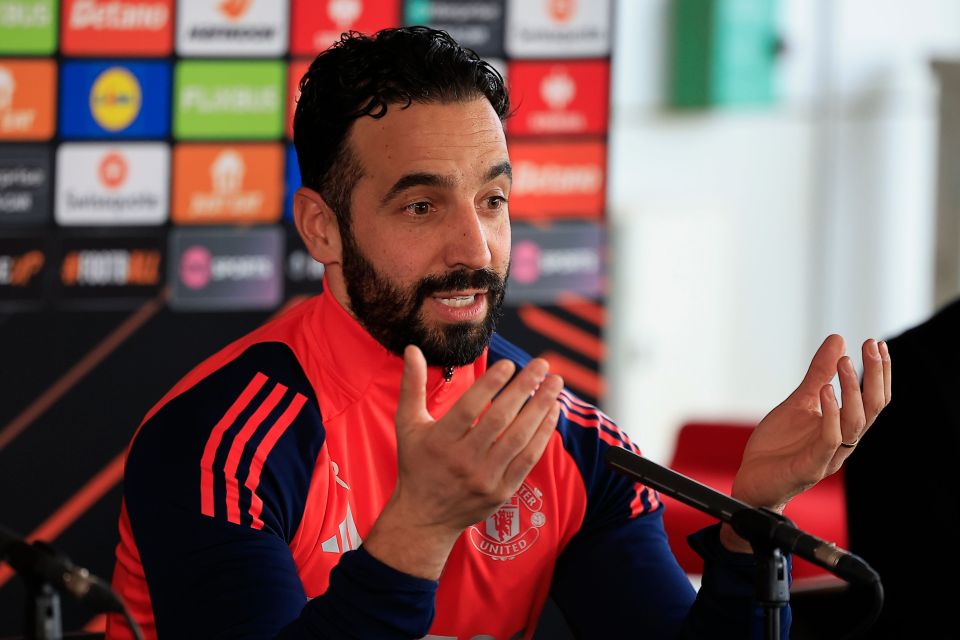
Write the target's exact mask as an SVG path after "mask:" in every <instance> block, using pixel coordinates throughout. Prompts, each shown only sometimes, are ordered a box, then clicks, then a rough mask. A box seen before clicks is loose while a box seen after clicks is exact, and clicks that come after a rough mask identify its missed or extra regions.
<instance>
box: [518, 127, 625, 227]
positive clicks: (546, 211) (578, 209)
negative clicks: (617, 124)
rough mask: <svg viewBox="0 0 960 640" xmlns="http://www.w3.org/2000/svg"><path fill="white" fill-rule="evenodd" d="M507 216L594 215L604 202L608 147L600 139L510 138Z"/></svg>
mask: <svg viewBox="0 0 960 640" xmlns="http://www.w3.org/2000/svg"><path fill="white" fill-rule="evenodd" d="M509 147H510V163H511V165H512V166H513V187H512V188H511V190H510V217H511V218H513V219H514V220H534V221H536V220H556V219H572V218H575V219H580V220H584V219H587V220H594V219H600V218H602V217H603V214H604V208H605V203H606V182H607V180H606V173H607V171H606V165H607V146H606V144H605V143H604V142H600V141H584V142H563V143H542V142H512V143H510V144H509Z"/></svg>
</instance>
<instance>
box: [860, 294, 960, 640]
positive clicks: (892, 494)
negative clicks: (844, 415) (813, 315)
mask: <svg viewBox="0 0 960 640" xmlns="http://www.w3.org/2000/svg"><path fill="white" fill-rule="evenodd" d="M958 327H960V297H956V298H954V299H952V300H950V301H948V302H946V303H944V304H943V305H942V306H941V307H939V308H938V309H937V310H936V312H935V313H933V314H932V315H931V316H930V317H928V318H926V319H924V320H923V321H922V322H920V323H918V324H916V325H914V326H911V327H908V328H907V329H905V330H904V331H902V332H900V333H899V334H896V335H894V336H893V337H891V338H890V353H891V354H895V355H896V357H897V380H898V382H897V399H896V400H894V401H893V402H891V403H890V406H889V407H887V409H886V410H884V412H883V414H882V415H881V416H880V417H879V418H877V422H876V424H875V426H876V427H877V430H876V433H874V434H873V435H872V436H870V440H869V442H867V443H865V444H867V450H866V452H862V453H861V454H859V455H858V456H857V457H856V458H855V459H854V460H852V461H851V464H850V466H849V467H847V469H846V471H845V475H844V484H845V487H846V491H847V519H848V523H849V525H848V526H849V530H850V550H851V551H853V552H854V553H856V554H857V555H859V556H861V557H863V559H864V560H866V561H867V562H869V563H870V564H871V566H872V567H873V568H874V569H875V570H876V571H877V573H879V574H880V575H881V576H882V577H883V591H884V600H883V609H882V610H881V611H880V616H879V617H878V618H877V622H876V624H874V625H873V627H872V628H871V629H870V631H869V633H866V634H863V636H862V637H863V638H868V639H870V640H881V639H883V640H887V639H893V638H897V639H909V638H952V637H956V635H957V632H956V630H955V629H954V627H953V625H948V624H945V623H944V620H943V618H942V617H941V616H938V615H928V614H927V612H933V611H945V610H949V609H948V608H949V607H951V606H953V604H954V602H955V601H956V596H957V587H956V584H955V583H953V582H952V581H948V582H947V586H946V587H943V586H942V585H943V582H944V581H943V578H944V576H952V575H956V573H957V570H958V569H960V562H958V560H957V556H956V555H954V553H953V552H952V551H950V550H949V549H948V548H947V544H948V541H949V540H950V539H952V536H953V532H954V531H957V529H958V527H960V504H958V502H957V497H956V494H957V481H956V476H955V475H954V470H955V467H954V465H955V464H956V456H957V451H960V409H958V407H957V405H956V403H955V397H956V393H957V389H960V372H958V371H957V370H956V369H954V368H953V366H952V365H951V364H950V363H951V362H953V361H954V360H953V359H954V358H955V357H957V356H958V355H960V348H958V347H957V342H956V339H957V333H958ZM864 453H866V455H864ZM906 505H909V509H910V513H911V514H915V516H914V517H911V518H899V517H896V515H895V514H896V513H897V509H898V508H900V507H902V506H906ZM917 518H919V521H920V522H922V523H923V524H922V525H919V526H918V524H917ZM908 521H912V522H908ZM892 540H902V541H907V540H910V541H914V540H915V541H916V542H917V546H918V547H919V548H920V549H921V550H922V551H920V553H903V552H902V551H899V550H895V549H894V548H892V547H893V545H891V541H892ZM845 604H847V605H848V606H850V610H853V611H855V610H856V607H858V606H859V607H861V608H863V607H864V605H863V603H862V602H860V601H858V600H857V599H856V598H852V597H851V598H848V602H846V603H845Z"/></svg>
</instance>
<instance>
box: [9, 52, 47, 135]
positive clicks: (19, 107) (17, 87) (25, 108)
mask: <svg viewBox="0 0 960 640" xmlns="http://www.w3.org/2000/svg"><path fill="white" fill-rule="evenodd" d="M56 88H57V70H56V64H55V63H54V62H53V61H52V60H4V59H0V140H48V139H50V138H51V137H52V136H53V122H54V116H53V105H54V102H55V99H54V95H55V93H56Z"/></svg>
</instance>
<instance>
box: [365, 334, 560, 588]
mask: <svg viewBox="0 0 960 640" xmlns="http://www.w3.org/2000/svg"><path fill="white" fill-rule="evenodd" d="M548 368H549V367H548V365H547V362H546V361H545V360H542V359H540V358H535V359H533V360H531V361H530V363H529V364H528V365H527V366H526V367H524V369H523V370H522V371H521V372H520V373H519V374H518V375H517V376H516V377H515V378H514V379H513V380H512V381H511V380H510V378H511V376H513V374H514V371H515V366H514V365H513V363H512V362H509V361H506V360H501V361H498V362H496V363H494V364H493V365H492V366H491V367H490V368H489V369H487V371H486V372H485V373H484V374H483V375H482V376H481V377H480V378H479V379H477V381H476V382H475V383H474V384H473V385H472V386H471V387H470V388H469V389H468V390H467V391H466V392H465V393H464V394H463V396H461V397H460V399H459V400H458V401H457V402H456V404H454V406H453V407H452V408H451V409H450V410H449V411H448V412H447V414H446V415H444V416H442V417H440V418H439V419H435V418H434V417H433V416H431V415H430V413H429V412H428V411H427V408H426V382H427V363H426V361H425V360H424V357H423V354H422V353H421V352H420V350H419V349H418V348H417V347H414V346H410V347H407V349H406V351H405V352H404V371H403V379H402V381H401V385H400V399H399V402H398V405H397V412H396V426H397V450H398V451H397V455H398V458H399V461H398V462H399V464H398V478H397V485H396V488H395V490H394V493H393V495H392V496H391V498H390V500H389V501H388V502H387V505H386V506H385V507H384V510H383V512H382V513H381V515H380V517H379V518H378V519H377V521H376V523H375V524H374V526H373V529H372V530H371V532H370V534H369V535H368V536H367V539H366V541H365V542H364V548H365V549H366V550H367V551H368V552H369V553H371V554H372V555H373V556H375V557H377V558H379V559H380V560H381V561H382V562H384V563H386V564H388V565H390V566H392V567H394V568H395V569H399V570H401V571H404V572H406V573H410V574H412V575H417V576H420V577H424V578H433V579H436V578H437V577H439V575H440V572H441V571H442V569H443V565H444V563H445V562H446V559H447V557H448V556H449V553H450V550H451V549H452V548H453V544H454V542H456V539H457V537H458V536H459V535H460V533H461V532H462V531H463V530H464V529H465V528H467V527H468V526H470V525H471V524H474V523H476V522H479V521H481V520H483V519H484V518H486V517H488V516H489V515H490V514H492V513H493V512H494V511H496V510H497V509H498V508H499V507H500V506H501V505H502V504H503V503H504V502H505V501H506V500H507V499H509V498H510V496H511V495H513V493H514V492H515V491H516V490H517V488H518V487H519V486H520V483H521V482H522V481H523V479H524V478H525V477H526V476H527V474H528V473H529V472H530V470H531V469H532V468H533V466H534V465H535V464H536V463H537V461H539V460H540V456H541V455H542V454H543V451H544V449H545V448H546V446H547V442H548V441H549V439H550V436H551V434H552V433H553V431H554V429H555V428H556V424H557V418H558V416H559V412H560V408H559V404H558V402H557V396H558V395H559V393H560V391H561V389H562V388H563V381H562V380H561V379H560V377H559V376H556V375H549V374H548ZM508 383H509V384H508Z"/></svg>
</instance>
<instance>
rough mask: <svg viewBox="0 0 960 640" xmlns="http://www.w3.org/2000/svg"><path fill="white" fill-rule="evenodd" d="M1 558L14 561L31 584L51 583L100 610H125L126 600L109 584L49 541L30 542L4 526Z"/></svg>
mask: <svg viewBox="0 0 960 640" xmlns="http://www.w3.org/2000/svg"><path fill="white" fill-rule="evenodd" d="M0 560H6V561H7V562H8V563H10V566H11V567H13V568H14V569H15V570H16V572H17V573H18V574H20V575H21V576H22V577H23V578H24V580H25V581H26V582H27V583H28V584H30V585H37V584H49V585H50V586H52V587H54V588H55V589H57V590H58V591H62V592H65V593H68V594H70V595H71V596H73V597H74V598H76V599H77V600H79V601H80V602H82V603H84V604H86V605H88V606H89V607H91V608H92V609H94V610H95V611H97V612H103V613H112V612H116V613H125V609H124V606H123V603H122V602H121V601H120V598H118V597H117V595H116V593H114V591H113V589H111V587H110V585H109V584H107V583H106V582H105V581H103V580H101V579H100V578H98V577H97V576H95V575H93V574H92V573H90V572H89V571H87V570H86V569H85V568H83V567H78V566H77V565H75V564H73V562H71V561H70V560H69V559H68V558H67V557H65V556H63V555H62V554H60V553H57V552H56V551H55V550H54V549H53V548H52V547H51V546H50V545H48V544H47V543H45V542H41V541H35V542H33V543H28V542H26V541H24V540H21V539H20V538H18V537H17V536H15V535H13V534H12V533H11V532H10V531H9V530H7V529H5V528H4V527H0Z"/></svg>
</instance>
